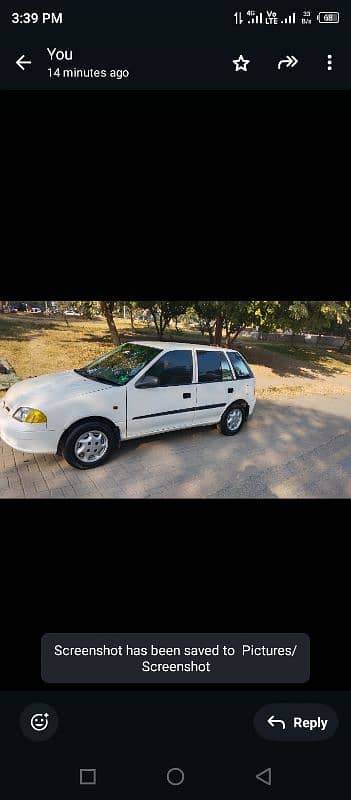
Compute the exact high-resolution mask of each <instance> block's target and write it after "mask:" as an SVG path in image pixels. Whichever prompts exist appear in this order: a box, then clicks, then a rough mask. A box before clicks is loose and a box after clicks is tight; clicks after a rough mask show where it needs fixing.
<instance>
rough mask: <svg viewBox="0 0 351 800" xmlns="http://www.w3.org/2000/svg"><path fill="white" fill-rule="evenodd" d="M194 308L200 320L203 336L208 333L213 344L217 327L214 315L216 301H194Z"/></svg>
mask: <svg viewBox="0 0 351 800" xmlns="http://www.w3.org/2000/svg"><path fill="white" fill-rule="evenodd" d="M193 308H194V310H195V313H196V315H197V318H198V321H199V326H200V331H201V334H202V336H204V334H205V333H208V336H209V340H210V344H213V336H214V329H215V319H214V317H215V314H216V309H215V303H214V302H213V300H205V301H203V300H200V301H199V302H195V303H193Z"/></svg>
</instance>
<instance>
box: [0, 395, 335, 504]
mask: <svg viewBox="0 0 351 800" xmlns="http://www.w3.org/2000/svg"><path fill="white" fill-rule="evenodd" d="M7 497H9V498H14V497H16V498H19V497H28V498H40V497H74V498H77V497H87V498H90V497H91V498H95V497H117V498H144V497H151V498H154V497H155V498H156V497H159V498H203V497H210V498H217V497H228V498H242V497H244V498H245V497H259V498H274V497H276V498H284V497H292V498H294V497H351V396H350V394H346V395H344V396H342V397H338V396H327V397H323V396H320V395H318V396H317V395H315V396H310V397H301V398H300V399H297V398H296V399H294V400H283V399H280V400H279V401H277V400H274V401H268V400H265V401H262V400H261V401H258V402H257V408H256V411H255V414H254V416H253V418H252V419H251V420H250V421H249V423H248V424H247V425H246V426H245V427H244V428H243V430H242V431H241V432H240V434H239V435H238V436H234V437H226V436H222V435H221V434H219V433H218V431H217V429H216V428H197V429H193V430H190V431H184V432H182V431H178V432H174V433H169V434H165V435H163V436H158V437H152V438H151V437H150V438H148V439H139V440H134V441H131V442H127V443H125V444H123V445H122V447H121V449H120V450H117V451H116V453H115V454H114V455H113V456H112V458H111V459H110V460H109V461H108V462H107V464H105V465H104V466H102V467H98V468H96V469H94V470H91V471H86V472H84V471H81V470H76V469H74V468H73V467H70V466H69V465H68V464H66V462H65V461H64V460H63V459H62V458H59V457H57V456H44V455H40V456H34V455H26V454H23V453H18V452H15V451H14V450H11V449H10V448H9V447H7V446H6V445H5V444H3V442H1V440H0V498H7Z"/></svg>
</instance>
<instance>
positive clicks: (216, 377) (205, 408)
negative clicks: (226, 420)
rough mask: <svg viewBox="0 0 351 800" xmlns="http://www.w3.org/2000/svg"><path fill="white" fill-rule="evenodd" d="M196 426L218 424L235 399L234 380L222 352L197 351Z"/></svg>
mask: <svg viewBox="0 0 351 800" xmlns="http://www.w3.org/2000/svg"><path fill="white" fill-rule="evenodd" d="M196 359H197V376H198V377H197V381H198V382H197V393H196V394H197V397H196V424H197V425H202V424H203V425H205V424H208V425H211V424H212V423H216V422H218V420H219V419H220V418H221V416H222V414H223V411H224V409H225V407H226V406H227V405H229V403H230V402H231V400H232V398H233V400H234V399H235V384H236V382H235V380H234V378H233V374H232V371H231V369H230V365H229V362H228V359H227V358H226V356H225V353H224V352H223V351H222V350H197V351H196Z"/></svg>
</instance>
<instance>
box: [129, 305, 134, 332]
mask: <svg viewBox="0 0 351 800" xmlns="http://www.w3.org/2000/svg"><path fill="white" fill-rule="evenodd" d="M130 326H131V329H132V333H134V317H133V309H132V308H131V309H130Z"/></svg>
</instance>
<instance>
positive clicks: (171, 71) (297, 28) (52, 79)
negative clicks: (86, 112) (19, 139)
mask: <svg viewBox="0 0 351 800" xmlns="http://www.w3.org/2000/svg"><path fill="white" fill-rule="evenodd" d="M350 19H351V9H350V5H349V4H348V3H346V2H345V1H344V2H342V0H340V2H338V3H337V5H333V4H331V6H329V7H328V5H324V6H323V4H321V5H320V6H316V5H313V6H308V5H307V6H302V5H301V4H300V5H294V3H290V2H288V0H280V2H279V3H278V4H276V5H273V6H272V7H266V6H261V5H256V6H255V7H254V8H253V7H252V6H250V5H248V4H247V3H246V4H240V3H239V4H236V3H235V2H228V0H217V2H215V3H214V2H209V1H208V0H207V2H201V3H200V2H199V1H198V0H191V2H184V1H181V2H178V3H175V4H172V3H164V2H160V1H159V0H150V2H149V3H145V2H141V0H130V1H129V2H122V0H117V1H116V2H115V3H112V2H110V0H101V2H100V3H99V4H98V5H97V4H96V3H93V2H91V1H90V0H89V1H88V2H82V0H74V1H73V2H69V3H68V2H64V3H61V4H58V5H55V6H52V5H50V4H46V5H45V4H37V5H33V4H32V5H31V4H29V5H23V3H22V4H20V5H19V6H18V5H15V4H12V5H11V4H9V3H8V2H5V3H3V4H2V9H1V30H2V34H1V39H2V41H1V63H2V67H1V73H0V81H1V85H0V88H1V89H5V90H6V89H7V90H14V89H16V90H31V89H36V90H40V89H46V90H48V89H49V90H53V91H55V90H57V89H60V90H62V89H64V90H75V89H80V90H82V89H83V90H84V89H95V90H96V89H99V90H106V89H108V90H115V91H116V92H123V91H126V90H133V89H134V90H158V89H162V90H188V89H191V90H247V89H269V90H272V89H273V90H274V89H276V90H284V91H288V90H301V89H310V90H316V89H323V90H328V89H334V90H335V89H336V90H340V89H349V88H350V85H351V66H350V59H349V40H350Z"/></svg>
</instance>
